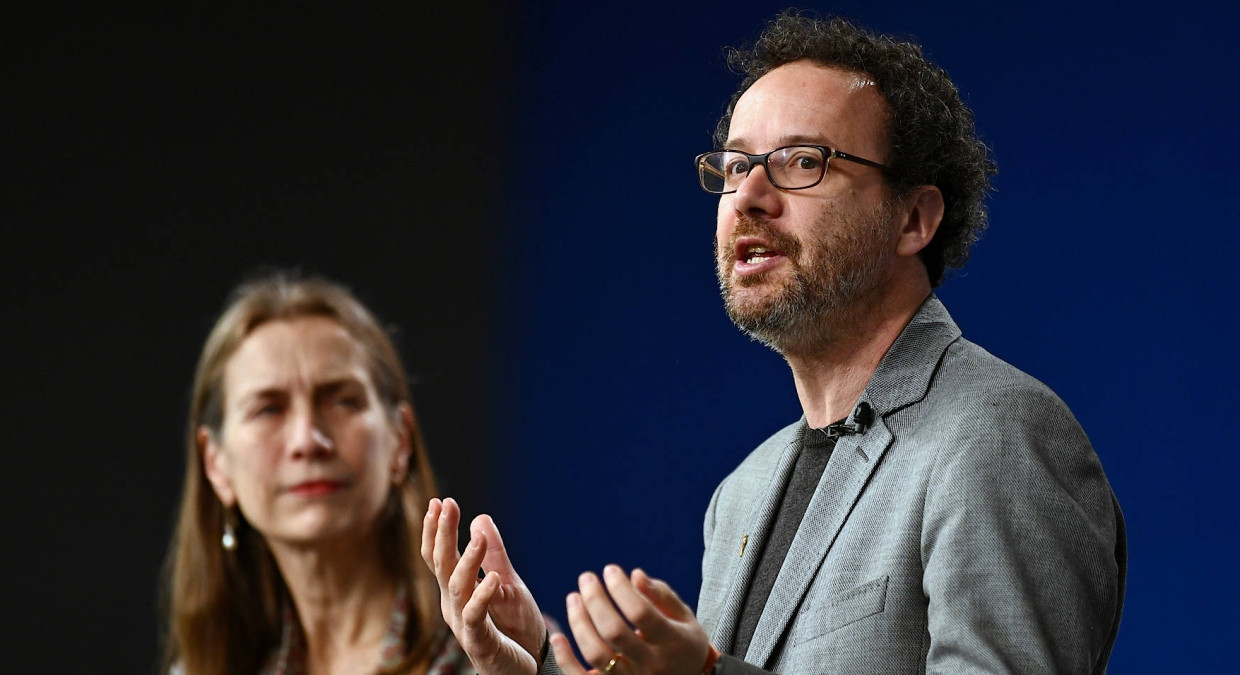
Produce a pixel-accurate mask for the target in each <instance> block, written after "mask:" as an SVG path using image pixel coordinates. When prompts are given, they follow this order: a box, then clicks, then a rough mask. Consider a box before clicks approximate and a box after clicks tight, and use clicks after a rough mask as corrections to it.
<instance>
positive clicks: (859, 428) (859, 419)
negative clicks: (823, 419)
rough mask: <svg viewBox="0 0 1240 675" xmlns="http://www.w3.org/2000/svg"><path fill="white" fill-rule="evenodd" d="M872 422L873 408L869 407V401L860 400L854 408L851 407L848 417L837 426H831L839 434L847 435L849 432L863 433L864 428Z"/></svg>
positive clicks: (868, 426) (867, 427)
mask: <svg viewBox="0 0 1240 675" xmlns="http://www.w3.org/2000/svg"><path fill="white" fill-rule="evenodd" d="M873 423H874V409H873V408H871V407H870V404H869V403H866V402H865V401H862V402H860V403H858V404H857V407H856V408H853V411H852V414H851V415H849V416H848V419H845V420H844V421H843V422H840V423H839V425H838V426H837V425H832V426H833V427H834V428H835V429H836V430H837V433H838V434H839V435H840V436H847V435H851V434H864V433H865V431H866V429H869V428H870V425H871V424H873Z"/></svg>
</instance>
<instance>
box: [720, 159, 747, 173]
mask: <svg viewBox="0 0 1240 675" xmlns="http://www.w3.org/2000/svg"><path fill="white" fill-rule="evenodd" d="M723 172H724V173H725V174H726V175H729V176H743V175H745V174H747V173H749V160H748V159H743V158H742V159H734V160H732V161H730V162H728V163H727V164H725V165H724V167H723Z"/></svg>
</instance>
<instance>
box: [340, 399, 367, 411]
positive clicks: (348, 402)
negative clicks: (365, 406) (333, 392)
mask: <svg viewBox="0 0 1240 675" xmlns="http://www.w3.org/2000/svg"><path fill="white" fill-rule="evenodd" d="M336 405H337V406H339V407H341V408H348V409H350V410H357V409H358V408H361V407H362V397H360V396H340V397H338V398H337V399H336Z"/></svg>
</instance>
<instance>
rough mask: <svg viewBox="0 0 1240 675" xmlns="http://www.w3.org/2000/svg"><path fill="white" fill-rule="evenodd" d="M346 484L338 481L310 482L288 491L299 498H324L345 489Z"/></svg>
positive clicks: (295, 486) (297, 485)
mask: <svg viewBox="0 0 1240 675" xmlns="http://www.w3.org/2000/svg"><path fill="white" fill-rule="evenodd" d="M344 486H345V484H344V482H343V481H338V480H309V481H306V482H304V483H298V484H296V485H294V486H293V487H291V488H289V489H288V491H289V492H290V493H292V494H295V495H297V496H299V497H323V496H326V495H330V494H332V493H335V492H339V491H340V490H342V489H344Z"/></svg>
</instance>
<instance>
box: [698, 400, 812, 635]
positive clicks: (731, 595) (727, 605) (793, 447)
mask: <svg viewBox="0 0 1240 675" xmlns="http://www.w3.org/2000/svg"><path fill="white" fill-rule="evenodd" d="M802 419H804V418H802ZM798 436H799V434H793V435H792V438H791V440H790V441H788V443H787V445H785V447H784V450H783V453H782V454H781V455H780V457H779V463H778V464H776V466H775V471H773V472H772V473H771V480H770V481H769V482H768V483H767V486H766V490H765V491H764V492H763V495H762V501H761V502H759V503H757V504H755V506H756V509H755V519H754V521H753V525H752V527H751V531H750V532H748V533H747V534H746V535H745V536H746V537H747V539H746V542H747V544H746V546H745V549H744V550H741V551H740V554H739V555H737V557H735V558H732V563H731V566H730V567H729V569H728V577H730V578H731V580H732V581H731V582H730V583H729V585H728V592H727V597H726V599H725V600H724V602H723V605H722V609H721V611H720V613H719V625H718V626H717V627H716V628H715V632H714V635H712V636H711V642H712V643H713V644H715V645H723V647H722V648H723V649H730V648H731V644H732V640H733V638H734V637H735V635H736V622H737V621H738V620H739V619H740V615H741V609H742V605H743V603H744V602H745V594H746V591H747V589H748V588H749V580H750V579H752V578H753V573H754V569H756V568H757V566H758V560H759V558H760V556H758V555H757V553H759V552H760V551H761V546H759V545H758V544H760V543H761V542H764V541H766V537H767V535H768V534H770V530H771V524H772V523H773V522H774V521H775V514H776V512H777V510H778V509H779V502H780V498H781V497H782V496H783V494H784V489H785V488H786V487H787V485H788V479H789V477H791V476H792V469H793V467H795V466H796V461H797V446H798V443H797V438H798ZM736 544H737V546H738V547H740V546H741V542H739V541H738V542H736ZM749 544H752V545H753V546H752V548H751V547H750V546H749ZM746 554H748V555H746Z"/></svg>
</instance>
